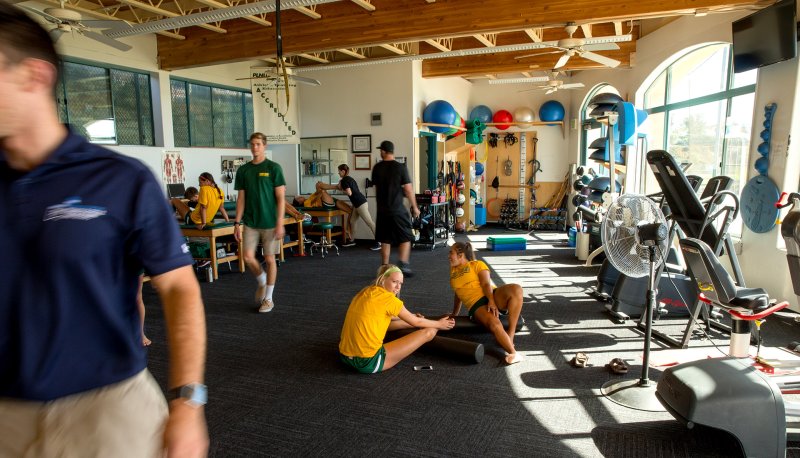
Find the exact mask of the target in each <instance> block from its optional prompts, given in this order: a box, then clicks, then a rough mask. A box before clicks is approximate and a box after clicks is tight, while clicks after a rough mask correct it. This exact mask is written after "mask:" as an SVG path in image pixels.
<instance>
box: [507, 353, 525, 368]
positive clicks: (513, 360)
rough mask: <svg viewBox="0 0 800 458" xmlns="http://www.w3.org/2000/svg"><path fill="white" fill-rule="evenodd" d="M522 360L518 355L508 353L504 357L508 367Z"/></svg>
mask: <svg viewBox="0 0 800 458" xmlns="http://www.w3.org/2000/svg"><path fill="white" fill-rule="evenodd" d="M522 360H523V357H522V355H521V354H520V353H509V354H507V355H506V364H508V365H509V366H510V365H512V364H517V363H518V362H520V361H522Z"/></svg>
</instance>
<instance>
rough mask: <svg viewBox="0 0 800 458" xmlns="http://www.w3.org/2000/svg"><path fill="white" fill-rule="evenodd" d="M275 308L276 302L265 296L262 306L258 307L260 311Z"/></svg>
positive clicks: (265, 311)
mask: <svg viewBox="0 0 800 458" xmlns="http://www.w3.org/2000/svg"><path fill="white" fill-rule="evenodd" d="M273 308H275V303H274V302H272V300H271V299H267V298H264V299H263V300H262V301H261V306H260V307H259V308H258V313H268V312H271V311H272V309H273Z"/></svg>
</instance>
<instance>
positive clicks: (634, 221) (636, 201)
mask: <svg viewBox="0 0 800 458" xmlns="http://www.w3.org/2000/svg"><path fill="white" fill-rule="evenodd" d="M601 235H602V238H603V247H604V248H605V252H606V256H607V258H608V260H609V262H611V264H612V265H613V266H614V267H616V268H617V270H619V271H620V272H621V273H623V274H625V275H627V276H629V277H644V276H647V275H649V282H648V288H647V293H646V302H645V311H644V313H645V317H646V321H645V338H644V352H643V355H642V373H641V376H640V377H639V379H638V380H623V381H614V380H612V381H609V382H607V383H606V384H604V385H603V387H602V388H601V392H602V393H603V395H604V396H606V397H607V398H609V399H611V400H612V401H614V402H616V403H617V404H620V405H623V406H625V407H630V408H633V409H638V410H647V411H652V412H657V411H663V410H664V408H663V407H662V406H661V404H660V403H659V402H658V399H656V396H655V389H656V385H655V383H653V382H651V381H650V379H649V375H648V370H649V364H650V338H651V335H652V326H653V310H654V309H655V305H656V293H657V291H656V280H655V276H656V270H657V267H658V266H659V265H661V263H663V262H664V258H665V257H666V255H667V250H668V247H667V235H668V229H667V225H666V221H665V219H664V215H663V214H662V213H661V210H660V209H659V208H658V205H657V204H656V203H655V202H653V201H652V200H650V199H649V198H648V197H646V196H642V195H637V194H623V195H622V196H620V197H619V198H617V200H616V201H614V202H613V203H612V204H611V206H610V207H609V208H608V212H607V213H606V216H605V219H604V220H603V225H602V229H601Z"/></svg>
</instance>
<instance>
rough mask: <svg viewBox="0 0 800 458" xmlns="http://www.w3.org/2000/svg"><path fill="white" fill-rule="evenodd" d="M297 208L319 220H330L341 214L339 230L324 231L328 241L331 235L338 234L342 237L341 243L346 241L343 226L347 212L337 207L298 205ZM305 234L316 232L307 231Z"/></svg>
mask: <svg viewBox="0 0 800 458" xmlns="http://www.w3.org/2000/svg"><path fill="white" fill-rule="evenodd" d="M297 210H298V211H300V212H303V213H308V214H309V215H311V216H316V217H317V218H319V219H320V220H323V219H324V220H325V221H331V220H332V219H333V218H335V217H337V216H341V217H342V227H341V230H338V231H332V230H330V229H329V230H327V231H326V232H327V234H326V235H327V237H328V240H330V241H333V237H334V236H336V235H340V236H341V237H342V244H344V243H347V236H346V234H347V233H346V231H345V227H347V212H345V211H343V210H339V209H338V208H332V209H327V208H322V207H312V208H309V207H300V208H298V209H297ZM301 224H302V221H301ZM307 234H308V235H317V234H318V233H317V232H310V231H309V232H307Z"/></svg>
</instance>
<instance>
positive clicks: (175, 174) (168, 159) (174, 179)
mask: <svg viewBox="0 0 800 458" xmlns="http://www.w3.org/2000/svg"><path fill="white" fill-rule="evenodd" d="M161 179H162V180H164V183H167V184H172V183H183V182H184V180H185V179H186V175H185V169H184V166H183V157H181V153H180V151H164V153H163V154H162V158H161Z"/></svg>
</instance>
